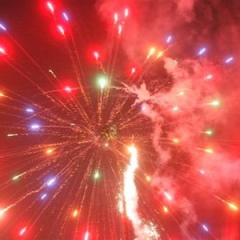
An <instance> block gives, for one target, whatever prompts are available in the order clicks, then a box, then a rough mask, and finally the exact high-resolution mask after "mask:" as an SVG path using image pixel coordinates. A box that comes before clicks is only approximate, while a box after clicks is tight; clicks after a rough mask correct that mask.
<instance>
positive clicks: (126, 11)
mask: <svg viewBox="0 0 240 240" xmlns="http://www.w3.org/2000/svg"><path fill="white" fill-rule="evenodd" d="M128 16H129V9H128V8H126V9H125V10H124V17H128Z"/></svg>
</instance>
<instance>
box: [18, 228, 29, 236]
mask: <svg viewBox="0 0 240 240" xmlns="http://www.w3.org/2000/svg"><path fill="white" fill-rule="evenodd" d="M26 231H27V227H24V228H22V229H21V230H20V231H19V236H23V235H24V234H25V233H26Z"/></svg>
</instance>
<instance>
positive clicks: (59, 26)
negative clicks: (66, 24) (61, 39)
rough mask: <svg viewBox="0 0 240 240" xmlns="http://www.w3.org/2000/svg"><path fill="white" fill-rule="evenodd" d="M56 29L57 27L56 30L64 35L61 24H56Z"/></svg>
mask: <svg viewBox="0 0 240 240" xmlns="http://www.w3.org/2000/svg"><path fill="white" fill-rule="evenodd" d="M57 29H58V31H59V32H60V33H61V34H62V35H63V36H65V30H64V28H63V26H61V25H58V26H57Z"/></svg>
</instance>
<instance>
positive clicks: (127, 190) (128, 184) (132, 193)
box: [124, 146, 160, 240]
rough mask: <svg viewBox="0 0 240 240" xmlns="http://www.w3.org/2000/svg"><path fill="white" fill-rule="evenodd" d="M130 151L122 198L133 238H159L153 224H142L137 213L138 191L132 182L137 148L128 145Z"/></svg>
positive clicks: (136, 166)
mask: <svg viewBox="0 0 240 240" xmlns="http://www.w3.org/2000/svg"><path fill="white" fill-rule="evenodd" d="M129 152H130V153H131V158H130V164H129V166H128V168H127V170H126V171H125V172H124V200H125V208H126V215H127V217H128V218H129V219H130V221H131V222H132V225H133V229H134V233H135V235H136V238H135V240H150V239H151V240H153V239H160V236H159V234H158V233H157V231H156V228H155V226H154V225H153V224H152V223H149V224H148V225H147V224H144V223H143V222H142V220H141V218H140V216H139V215H138V212H137V207H138V193H137V188H136V185H135V182H134V176H135V172H136V170H137V168H138V156H137V149H136V148H135V147H134V146H131V147H129Z"/></svg>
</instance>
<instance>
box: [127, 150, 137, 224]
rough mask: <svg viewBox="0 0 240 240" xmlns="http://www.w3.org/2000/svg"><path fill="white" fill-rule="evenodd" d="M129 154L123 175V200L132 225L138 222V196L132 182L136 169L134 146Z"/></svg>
mask: <svg viewBox="0 0 240 240" xmlns="http://www.w3.org/2000/svg"><path fill="white" fill-rule="evenodd" d="M129 151H130V153H131V158H130V165H129V166H128V168H127V170H126V171H125V173H124V198H125V202H126V214H127V216H128V218H129V219H130V220H131V221H132V222H133V225H134V224H136V222H138V221H139V216H138V213H137V203H138V194H137V189H136V186H135V182H134V174H135V171H136V169H137V168H138V160H137V150H136V148H135V147H134V146H132V147H130V148H129Z"/></svg>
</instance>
